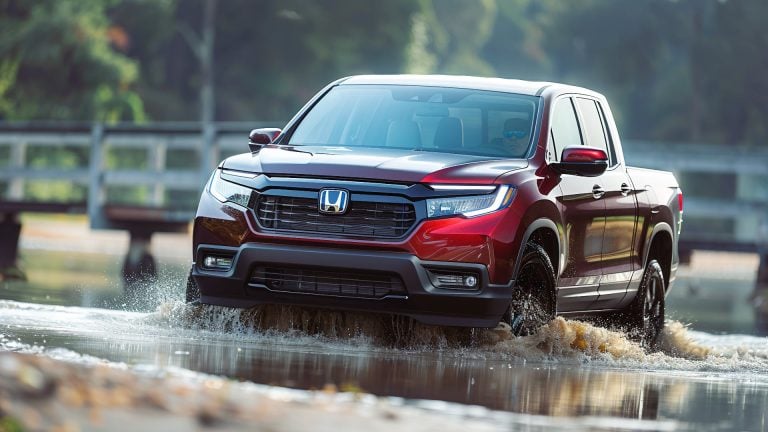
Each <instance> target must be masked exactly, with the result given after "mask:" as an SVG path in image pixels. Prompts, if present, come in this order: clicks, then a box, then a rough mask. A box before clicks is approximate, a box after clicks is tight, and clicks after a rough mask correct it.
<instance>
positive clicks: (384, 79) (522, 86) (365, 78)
mask: <svg viewBox="0 0 768 432" xmlns="http://www.w3.org/2000/svg"><path fill="white" fill-rule="evenodd" d="M339 84H340V85H345V84H385V85H386V84H390V85H418V86H430V87H456V88H467V89H475V90H489V91H502V92H507V93H516V94H524V95H530V96H538V95H540V94H541V92H542V91H544V89H545V88H547V87H551V86H557V87H560V88H564V89H563V90H566V89H569V90H571V91H576V92H579V93H581V92H584V93H594V92H593V91H590V90H587V89H583V88H579V87H572V86H568V85H565V84H557V83H550V82H539V81H523V80H515V79H506V78H483V77H473V76H458V75H356V76H351V77H348V78H346V79H344V80H342V81H341V82H340V83H339Z"/></svg>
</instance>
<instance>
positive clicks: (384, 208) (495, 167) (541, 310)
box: [187, 75, 683, 346]
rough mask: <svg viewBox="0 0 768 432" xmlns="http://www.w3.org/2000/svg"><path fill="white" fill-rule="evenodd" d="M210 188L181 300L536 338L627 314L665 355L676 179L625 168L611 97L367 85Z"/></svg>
mask: <svg viewBox="0 0 768 432" xmlns="http://www.w3.org/2000/svg"><path fill="white" fill-rule="evenodd" d="M250 150H251V151H250V152H248V153H245V154H241V155H236V156H233V157H230V158H228V159H226V160H224V161H223V162H222V163H221V164H220V165H219V167H218V169H216V170H215V172H214V173H213V175H212V176H211V178H210V180H209V182H208V184H207V186H206V188H205V191H204V192H203V195H202V197H201V199H200V204H199V208H198V211H197V216H196V218H195V222H194V251H193V255H194V263H193V265H192V270H191V272H190V278H189V281H188V284H187V285H188V286H187V301H188V302H201V303H205V304H215V305H223V306H232V307H250V306H254V305H258V304H263V303H281V304H292V305H301V306H310V307H322V308H332V309H345V310H358V311H369V312H387V313H395V314H401V315H407V316H411V317H413V318H415V319H417V320H419V321H422V322H424V323H428V324H437V325H451V326H465V327H493V326H496V325H497V324H498V323H499V322H500V321H503V322H507V323H508V324H509V325H510V326H511V327H512V330H513V331H514V333H515V334H518V335H520V334H526V333H530V332H532V331H534V330H535V329H536V328H537V327H538V326H540V325H541V324H542V323H545V322H547V321H548V320H550V319H551V318H553V317H554V316H555V315H566V316H583V315H595V314H602V315H607V316H609V317H610V318H620V322H621V323H622V324H623V326H624V327H625V328H627V329H628V330H629V331H630V332H631V334H633V335H635V336H636V337H637V338H638V339H639V340H640V341H642V343H643V344H645V345H646V346H652V345H653V344H654V342H655V341H656V339H657V337H658V335H659V334H660V332H661V329H662V328H663V326H664V298H665V296H666V294H667V291H668V290H669V287H670V286H671V284H672V282H673V281H674V279H675V273H676V270H677V266H678V262H679V259H678V253H677V240H678V235H679V233H680V227H681V222H682V211H683V198H682V193H681V191H680V187H679V186H678V183H677V181H676V180H675V178H674V176H673V175H672V174H671V173H667V172H661V171H653V170H646V169H638V168H630V167H628V166H626V165H625V162H624V156H623V153H622V149H621V140H620V138H619V133H618V131H617V129H616V125H615V124H614V120H613V116H612V114H611V110H610V108H609V106H608V103H607V101H606V99H605V97H603V96H602V95H601V94H599V93H595V92H593V91H590V90H587V89H584V88H578V87H572V86H568V85H562V84H554V83H543V82H527V81H518V80H507V79H498V78H475V77H458V76H416V75H391V76H387V75H384V76H354V77H349V78H344V79H340V80H338V81H335V82H333V83H331V84H330V85H328V86H327V87H326V88H324V89H323V90H322V91H320V92H319V93H318V94H317V95H316V96H315V97H314V98H312V99H311V100H310V101H309V102H308V103H307V104H306V106H304V107H303V108H302V109H301V110H300V111H299V112H298V114H296V116H295V117H294V118H293V119H292V120H291V121H290V122H289V123H288V124H287V125H286V126H285V128H284V129H283V130H280V129H256V130H254V131H252V132H251V134H250Z"/></svg>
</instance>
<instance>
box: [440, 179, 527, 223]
mask: <svg viewBox="0 0 768 432" xmlns="http://www.w3.org/2000/svg"><path fill="white" fill-rule="evenodd" d="M433 188H434V189H437V187H434V186H433ZM514 198H515V188H514V187H512V186H509V185H501V186H499V187H498V188H497V189H496V192H494V193H491V194H486V195H473V196H462V197H450V198H433V199H428V200H427V217H440V216H451V215H463V216H466V217H474V216H480V215H484V214H487V213H490V212H494V211H496V210H499V209H502V208H504V207H506V206H508V205H509V203H511V202H512V200H513V199H514Z"/></svg>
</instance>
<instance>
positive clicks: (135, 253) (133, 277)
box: [123, 230, 157, 296]
mask: <svg viewBox="0 0 768 432" xmlns="http://www.w3.org/2000/svg"><path fill="white" fill-rule="evenodd" d="M130 236H131V237H130V243H129V246H128V253H127V254H126V255H125V261H124V262H123V290H124V291H125V294H126V295H129V296H130V295H134V294H138V293H141V292H144V291H146V290H147V288H148V287H149V286H150V285H152V284H154V283H156V282H157V266H156V264H155V258H154V257H153V256H152V251H151V249H150V245H151V239H152V233H151V232H147V231H143V230H137V231H130Z"/></svg>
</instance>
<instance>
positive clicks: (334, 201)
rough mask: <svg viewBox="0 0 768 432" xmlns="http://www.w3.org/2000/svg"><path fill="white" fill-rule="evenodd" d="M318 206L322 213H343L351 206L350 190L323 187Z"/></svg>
mask: <svg viewBox="0 0 768 432" xmlns="http://www.w3.org/2000/svg"><path fill="white" fill-rule="evenodd" d="M318 207H319V208H320V213H328V214H342V213H344V212H346V211H347V207H349V192H347V191H345V190H342V189H322V190H321V191H320V199H319V200H318Z"/></svg>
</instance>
